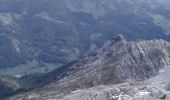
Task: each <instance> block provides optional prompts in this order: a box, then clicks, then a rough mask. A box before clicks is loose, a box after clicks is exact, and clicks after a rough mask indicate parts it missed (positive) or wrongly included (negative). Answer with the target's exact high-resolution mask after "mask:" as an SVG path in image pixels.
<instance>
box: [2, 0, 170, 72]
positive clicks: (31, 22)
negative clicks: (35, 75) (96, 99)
mask: <svg viewBox="0 0 170 100" xmlns="http://www.w3.org/2000/svg"><path fill="white" fill-rule="evenodd" d="M169 5H170V3H169V1H168V0H138V1H136V0H0V62H1V63H0V68H6V67H14V66H18V65H20V64H26V65H25V66H26V68H25V67H24V68H23V67H22V66H19V68H20V69H23V71H22V72H20V73H19V74H25V73H27V71H28V70H30V71H32V70H35V69H36V68H37V67H39V66H41V67H40V69H41V70H42V71H43V72H45V71H50V70H52V69H54V67H51V66H50V65H49V64H51V63H52V64H53V63H55V64H56V65H54V66H58V65H61V64H64V63H66V62H69V61H72V60H75V59H77V58H78V57H79V56H83V55H86V54H87V53H88V51H92V50H96V49H97V48H98V47H100V46H101V45H102V43H103V42H105V41H106V40H108V39H110V37H112V36H115V35H116V34H117V33H122V34H124V35H125V36H126V37H127V38H128V39H130V40H138V39H150V38H164V39H167V40H168V39H169V36H168V35H169V34H170V30H169V27H170V24H169V22H170V10H169V9H170V7H169ZM125 33H126V34H125ZM32 62H36V64H35V63H32ZM30 66H31V67H30ZM42 66H43V67H42ZM38 71H39V69H38ZM32 72H33V71H32ZM35 72H37V70H35ZM9 73H10V72H9ZM10 74H11V73H10ZM12 74H18V72H17V70H16V73H15V72H13V73H12Z"/></svg>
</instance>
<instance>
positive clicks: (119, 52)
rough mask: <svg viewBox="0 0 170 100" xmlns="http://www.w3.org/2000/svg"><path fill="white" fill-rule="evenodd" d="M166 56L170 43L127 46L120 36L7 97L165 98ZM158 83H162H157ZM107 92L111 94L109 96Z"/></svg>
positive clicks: (44, 99) (13, 99) (168, 57)
mask: <svg viewBox="0 0 170 100" xmlns="http://www.w3.org/2000/svg"><path fill="white" fill-rule="evenodd" d="M169 54H170V43H169V42H167V41H164V40H143V41H138V42H134V41H129V42H127V41H126V39H125V38H124V37H123V35H118V36H117V37H115V38H113V39H112V40H110V41H107V42H106V43H105V44H104V45H103V46H102V48H101V49H99V50H97V51H96V52H93V53H91V54H89V56H86V57H85V58H83V59H81V60H78V61H74V62H71V63H69V64H67V65H65V66H63V67H60V68H58V69H56V70H54V71H52V72H50V73H47V74H45V75H42V76H39V77H37V78H34V80H32V79H31V80H29V81H28V80H27V81H26V82H27V84H25V83H24V82H23V84H25V85H26V86H27V87H28V88H30V89H31V90H29V91H28V92H26V93H21V94H18V95H16V96H14V97H11V100H18V99H26V100H32V99H35V100H39V99H41V100H47V99H56V100H60V99H61V100H73V99H74V100H100V99H97V98H100V96H101V100H110V99H108V98H110V97H112V96H119V95H121V93H124V94H122V95H123V96H125V94H127V95H128V96H130V98H132V96H137V97H136V98H138V97H140V95H141V97H140V98H139V99H135V100H141V99H142V98H143V97H145V92H146V95H148V98H150V97H152V98H155V99H154V100H157V99H158V100H160V99H161V98H164V97H165V95H168V94H167V93H166V92H164V90H163V89H164V87H165V86H166V85H167V84H169V81H168V80H169V79H168V78H166V77H168V76H167V75H168V73H169V66H168V65H169V64H170V55H169ZM167 69H168V70H167ZM163 70H164V71H163ZM160 72H161V73H164V74H160ZM155 76H156V77H155ZM165 76H166V77H165ZM164 78H165V79H164ZM26 79H28V78H26ZM148 79H149V80H148ZM158 79H164V81H160V82H159V81H158ZM23 80H24V79H23ZM151 80H152V81H151ZM154 81H155V82H154ZM162 82H163V83H162ZM121 83H122V84H121ZM126 83H127V84H129V85H127V84H126ZM115 84H118V85H115ZM100 85H101V87H100ZM162 86H163V87H162ZM91 87H92V88H91ZM168 87H169V86H168ZM88 88H90V89H88ZM76 90H77V91H76ZM155 90H158V91H155ZM73 91H74V92H73ZM111 91H113V94H109V93H111ZM148 92H149V94H148ZM95 93H96V94H95ZM136 93H139V94H136ZM150 94H152V95H150ZM66 95H67V96H66ZM90 95H91V99H90V97H89V96H90ZM95 96H96V97H97V98H95ZM168 96H169V95H168ZM88 98H89V99H88ZM92 98H94V99H92ZM102 98H103V99H102ZM111 100H114V99H111ZM116 100H117V99H116ZM127 100H131V99H127ZM146 100H147V99H146ZM148 100H149V99H148ZM167 100H168V99H167Z"/></svg>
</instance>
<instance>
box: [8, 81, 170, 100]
mask: <svg viewBox="0 0 170 100" xmlns="http://www.w3.org/2000/svg"><path fill="white" fill-rule="evenodd" d="M63 96H64V98H61V97H63ZM10 100H170V92H169V91H166V90H165V89H163V88H161V87H154V86H147V85H146V84H143V83H137V84H132V83H123V84H119V85H101V86H96V87H93V88H89V89H79V90H76V91H70V93H69V94H67V95H64V94H62V93H61V94H60V93H57V92H54V91H53V92H49V93H44V95H40V94H38V93H33V94H27V95H24V96H23V97H22V96H21V97H13V98H12V99H10Z"/></svg>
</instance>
